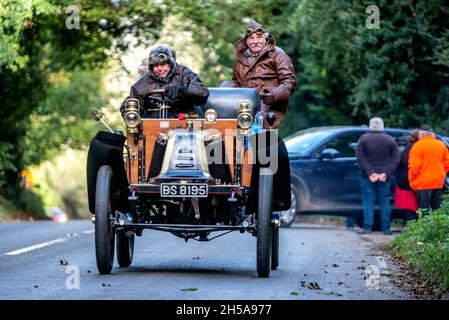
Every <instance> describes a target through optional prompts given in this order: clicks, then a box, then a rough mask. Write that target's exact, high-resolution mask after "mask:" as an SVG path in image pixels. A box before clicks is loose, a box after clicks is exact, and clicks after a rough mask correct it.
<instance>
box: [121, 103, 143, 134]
mask: <svg viewBox="0 0 449 320" xmlns="http://www.w3.org/2000/svg"><path fill="white" fill-rule="evenodd" d="M139 112H140V103H139V100H137V99H134V98H129V99H127V100H126V102H125V115H124V116H123V119H124V120H125V125H126V129H127V131H128V133H137V132H139V129H138V128H137V127H138V126H139V124H140V115H139Z"/></svg>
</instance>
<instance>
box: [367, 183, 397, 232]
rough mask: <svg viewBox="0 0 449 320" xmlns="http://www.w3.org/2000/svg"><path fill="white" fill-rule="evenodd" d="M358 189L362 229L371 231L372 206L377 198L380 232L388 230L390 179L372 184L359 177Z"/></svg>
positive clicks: (372, 222)
mask: <svg viewBox="0 0 449 320" xmlns="http://www.w3.org/2000/svg"><path fill="white" fill-rule="evenodd" d="M360 189H361V191H362V203H363V228H364V229H365V230H369V231H371V230H372V229H373V224H374V204H375V203H376V198H377V199H378V201H379V206H380V220H381V228H382V231H388V230H390V219H391V208H390V195H391V186H390V179H387V181H385V182H380V181H377V182H374V183H372V182H371V181H370V180H369V178H368V177H367V176H361V177H360Z"/></svg>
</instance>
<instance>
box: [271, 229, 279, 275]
mask: <svg viewBox="0 0 449 320" xmlns="http://www.w3.org/2000/svg"><path fill="white" fill-rule="evenodd" d="M271 230H272V233H273V241H272V246H271V270H276V269H277V268H278V267H279V227H278V226H275V225H274V223H272V224H271Z"/></svg>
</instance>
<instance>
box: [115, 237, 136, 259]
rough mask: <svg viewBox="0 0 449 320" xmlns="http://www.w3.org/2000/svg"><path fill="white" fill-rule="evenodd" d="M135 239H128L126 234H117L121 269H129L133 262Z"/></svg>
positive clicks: (118, 257)
mask: <svg viewBox="0 0 449 320" xmlns="http://www.w3.org/2000/svg"><path fill="white" fill-rule="evenodd" d="M134 238H135V236H134V235H132V236H131V237H128V236H127V235H126V234H125V232H123V231H122V232H119V233H118V234H117V263H118V265H119V266H120V267H129V266H130V265H131V263H132V262H133V256H134Z"/></svg>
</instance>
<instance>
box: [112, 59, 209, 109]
mask: <svg viewBox="0 0 449 320" xmlns="http://www.w3.org/2000/svg"><path fill="white" fill-rule="evenodd" d="M174 85H182V86H184V88H185V91H184V92H182V93H179V94H178V96H177V97H176V98H174V99H172V101H171V104H170V106H171V109H169V114H171V115H175V116H176V114H177V113H194V112H195V109H194V105H203V104H205V103H206V101H207V98H208V97H209V90H208V89H207V88H206V86H205V85H204V84H203V83H202V82H201V79H200V77H199V76H198V75H197V74H195V73H194V72H193V71H191V70H190V69H189V68H187V67H184V66H182V65H180V64H176V68H175V71H174V73H173V76H172V77H171V79H170V80H169V81H168V82H163V81H158V80H156V79H154V78H152V77H151V75H150V73H147V74H145V75H144V76H143V77H142V78H140V79H139V80H138V81H137V82H136V83H135V84H134V85H133V86H132V87H131V90H130V94H129V96H128V97H127V98H126V99H128V98H136V99H138V100H139V101H140V107H141V109H140V115H141V116H142V117H156V116H157V114H158V112H147V111H146V110H147V109H148V108H151V109H153V108H154V106H153V105H150V103H149V102H148V100H146V96H147V94H148V92H149V91H150V90H155V89H165V88H167V87H170V86H174ZM126 99H125V100H124V101H123V103H122V105H121V106H120V112H121V114H122V116H123V115H124V108H125V101H126Z"/></svg>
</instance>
